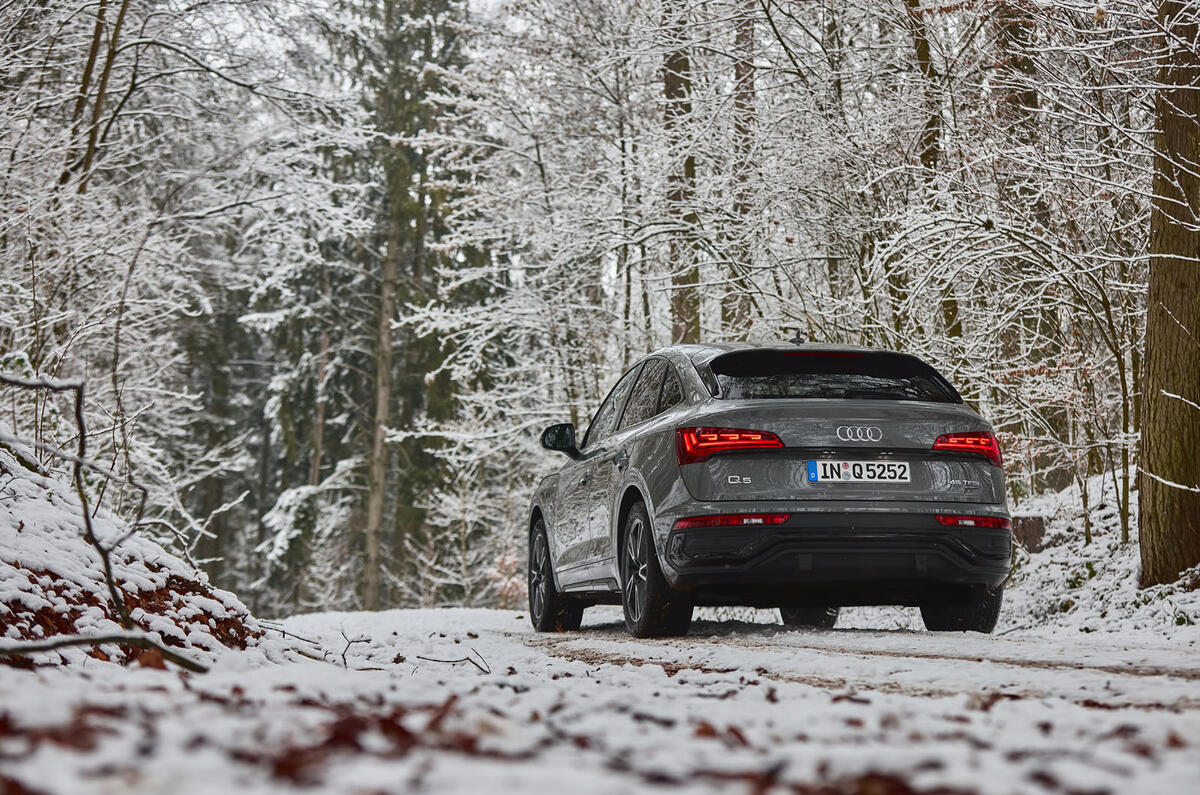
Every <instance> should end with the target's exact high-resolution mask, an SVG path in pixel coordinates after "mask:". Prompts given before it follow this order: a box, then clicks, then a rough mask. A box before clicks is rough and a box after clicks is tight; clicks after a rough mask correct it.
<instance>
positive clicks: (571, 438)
mask: <svg viewBox="0 0 1200 795" xmlns="http://www.w3.org/2000/svg"><path fill="white" fill-rule="evenodd" d="M542 447H545V448H546V449H547V450H557V451H558V452H560V453H565V454H566V455H567V456H569V457H571V458H575V459H579V458H583V454H582V453H580V452H579V448H578V447H576V446H575V426H574V425H573V424H571V423H569V422H564V423H560V424H558V425H551V426H550V427H549V428H547V429H546V430H544V431H542Z"/></svg>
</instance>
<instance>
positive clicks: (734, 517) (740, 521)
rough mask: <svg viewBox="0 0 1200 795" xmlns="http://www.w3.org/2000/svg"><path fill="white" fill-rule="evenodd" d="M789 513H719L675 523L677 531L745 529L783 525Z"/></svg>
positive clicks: (688, 518) (687, 518) (688, 517)
mask: <svg viewBox="0 0 1200 795" xmlns="http://www.w3.org/2000/svg"><path fill="white" fill-rule="evenodd" d="M789 516H791V514H787V513H718V514H713V515H711V516H686V517H684V518H683V519H677V520H676V521H675V529H676V530H689V529H691V528H693V527H735V526H736V527H745V526H747V525H766V524H783V523H784V522H786V521H787V520H788V517H789Z"/></svg>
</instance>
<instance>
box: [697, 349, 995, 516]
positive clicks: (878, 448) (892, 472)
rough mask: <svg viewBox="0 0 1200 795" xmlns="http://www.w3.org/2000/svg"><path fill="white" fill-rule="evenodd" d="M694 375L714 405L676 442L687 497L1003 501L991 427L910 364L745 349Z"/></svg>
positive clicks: (935, 378) (893, 358) (877, 355)
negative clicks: (987, 444) (986, 446)
mask: <svg viewBox="0 0 1200 795" xmlns="http://www.w3.org/2000/svg"><path fill="white" fill-rule="evenodd" d="M700 367H704V368H705V370H701V374H702V376H703V377H704V380H705V381H706V382H708V383H709V385H710V389H711V390H713V391H714V393H715V397H717V398H718V399H717V400H713V401H709V402H708V403H706V404H705V405H704V406H703V408H701V409H700V410H698V411H697V412H695V413H693V414H692V415H690V416H689V418H688V419H687V421H686V426H685V427H683V428H681V429H680V431H679V432H678V436H677V448H678V451H677V452H678V455H679V457H680V469H681V472H682V474H683V479H684V483H685V484H686V486H687V488H688V491H689V492H690V493H691V495H692V496H693V497H694V498H695V499H697V500H704V501H721V500H754V501H762V500H792V501H794V500H889V501H905V500H912V501H917V502H920V501H925V502H929V501H938V502H957V503H963V502H966V503H985V504H999V503H1003V501H1004V480H1003V474H1002V471H1001V469H1000V467H998V466H996V465H995V464H994V463H993V461H992V460H990V459H989V457H988V455H986V454H985V453H986V452H987V451H986V449H984V448H983V447H981V446H980V445H981V444H983V443H984V442H986V440H987V439H989V438H991V437H990V432H991V429H990V428H989V427H988V425H987V424H986V423H985V422H984V421H983V420H982V419H980V417H979V416H978V415H977V414H976V413H975V412H973V411H972V410H971V409H970V408H968V407H966V406H964V405H963V404H962V402H961V398H959V396H958V394H957V392H955V391H954V389H953V387H951V386H950V385H949V383H947V382H946V381H945V379H943V378H942V377H941V376H940V375H938V374H937V373H936V371H934V370H933V369H932V368H930V367H929V366H928V365H926V364H925V363H924V362H921V361H920V360H919V359H917V358H915V357H912V356H907V355H903V354H895V353H884V352H862V353H857V352H851V353H831V352H824V351H822V352H820V353H809V352H804V351H794V350H779V349H754V350H744V351H734V352H730V353H726V354H722V355H721V356H718V357H716V358H714V359H713V360H712V361H711V362H710V363H707V364H706V365H701V366H700ZM700 367H698V369H700ZM715 429H724V431H725V433H716V432H714V430H715ZM738 431H750V432H761V436H756V434H755V433H750V434H748V435H747V434H741V435H739V434H738V433H737V432H738ZM772 437H773V439H774V440H773V439H772ZM756 439H757V441H756ZM939 439H941V440H943V441H942V443H941V444H942V445H943V447H945V446H946V445H947V444H948V442H949V449H935V443H937V442H938V440H939ZM992 455H993V457H998V451H997V452H995V453H993V454H992Z"/></svg>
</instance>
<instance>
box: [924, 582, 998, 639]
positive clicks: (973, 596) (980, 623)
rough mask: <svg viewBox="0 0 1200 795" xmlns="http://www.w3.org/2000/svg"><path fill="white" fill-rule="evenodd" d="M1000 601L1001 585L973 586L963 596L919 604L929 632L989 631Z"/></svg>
mask: <svg viewBox="0 0 1200 795" xmlns="http://www.w3.org/2000/svg"><path fill="white" fill-rule="evenodd" d="M1003 602H1004V586H1003V585H1000V586H997V587H995V588H988V587H986V586H973V587H972V588H971V591H970V593H969V595H968V596H967V598H965V599H960V600H958V601H948V602H939V603H937V604H924V605H921V618H922V619H923V620H924V621H925V629H928V630H930V631H932V632H991V631H992V630H994V629H995V628H996V621H997V620H999V618H1000V605H1001V604H1002V603H1003Z"/></svg>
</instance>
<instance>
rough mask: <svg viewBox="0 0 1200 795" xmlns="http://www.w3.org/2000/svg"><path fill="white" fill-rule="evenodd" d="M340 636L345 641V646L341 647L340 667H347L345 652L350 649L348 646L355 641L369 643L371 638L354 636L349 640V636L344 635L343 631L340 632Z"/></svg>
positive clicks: (348, 665)
mask: <svg viewBox="0 0 1200 795" xmlns="http://www.w3.org/2000/svg"><path fill="white" fill-rule="evenodd" d="M339 631H340V630H339ZM342 638H343V639H345V641H346V648H344V649H342V667H343V668H349V667H350V664H349V663H348V662H346V652H348V651H350V647H351V646H353V645H354V644H355V643H369V642H370V641H371V639H370V638H355V639H354V640H350V638H347V637H346V633H345V632H342Z"/></svg>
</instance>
